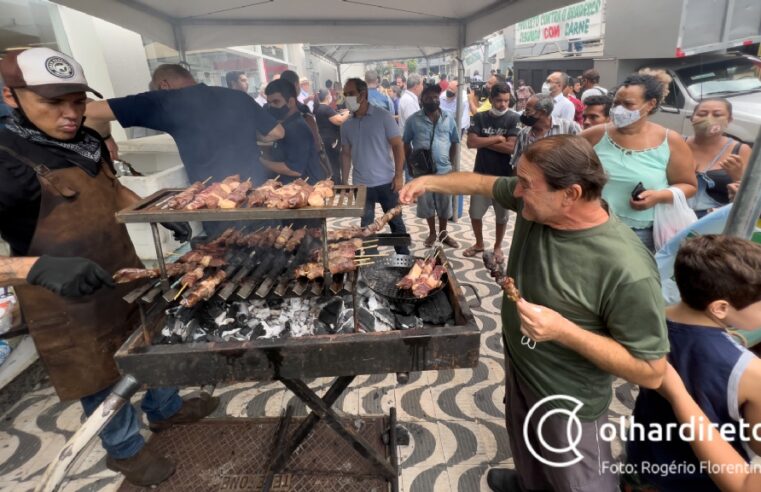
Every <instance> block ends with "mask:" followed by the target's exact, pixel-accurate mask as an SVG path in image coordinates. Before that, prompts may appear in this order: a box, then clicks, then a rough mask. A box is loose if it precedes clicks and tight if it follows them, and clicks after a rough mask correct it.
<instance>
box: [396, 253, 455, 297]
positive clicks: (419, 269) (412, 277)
mask: <svg viewBox="0 0 761 492" xmlns="http://www.w3.org/2000/svg"><path fill="white" fill-rule="evenodd" d="M444 272H446V269H445V268H444V267H443V266H441V265H437V264H436V258H435V257H434V258H429V259H426V260H416V261H415V264H414V265H412V268H410V271H409V272H407V275H405V276H404V277H402V279H401V280H400V281H399V282H397V284H396V286H397V287H398V288H399V289H404V290H412V295H414V296H415V297H417V298H418V299H423V298H425V297H428V295H429V294H430V293H431V291H433V290H435V289H437V288H439V287H441V285H442V280H441V276H442V275H443V274H444Z"/></svg>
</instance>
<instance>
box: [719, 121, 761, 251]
mask: <svg viewBox="0 0 761 492" xmlns="http://www.w3.org/2000/svg"><path fill="white" fill-rule="evenodd" d="M760 214H761V131H759V133H758V136H757V137H756V143H755V145H753V152H752V153H751V155H750V161H748V167H747V168H746V169H745V174H744V175H743V177H742V180H741V181H740V190H739V191H738V192H737V197H736V198H735V203H734V205H733V206H732V210H731V211H730V212H729V218H728V219H727V225H726V226H725V227H724V234H727V235H730V236H738V237H742V238H744V239H749V238H750V237H751V236H752V235H753V228H754V226H755V225H756V222H757V221H758V218H759V215H760Z"/></svg>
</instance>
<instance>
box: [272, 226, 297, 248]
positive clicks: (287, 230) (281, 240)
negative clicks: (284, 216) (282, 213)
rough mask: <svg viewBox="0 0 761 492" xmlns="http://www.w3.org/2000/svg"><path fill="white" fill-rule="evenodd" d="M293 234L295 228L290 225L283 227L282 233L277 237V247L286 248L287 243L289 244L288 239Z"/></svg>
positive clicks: (275, 245)
mask: <svg viewBox="0 0 761 492" xmlns="http://www.w3.org/2000/svg"><path fill="white" fill-rule="evenodd" d="M291 236H293V228H291V227H290V226H289V227H283V228H282V229H281V230H280V234H278V236H277V238H275V244H274V247H275V249H283V248H285V245H286V244H288V240H289V239H290V238H291Z"/></svg>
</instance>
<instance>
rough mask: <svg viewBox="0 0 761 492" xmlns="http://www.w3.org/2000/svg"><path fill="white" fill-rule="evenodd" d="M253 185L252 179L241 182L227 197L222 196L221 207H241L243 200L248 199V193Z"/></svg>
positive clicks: (219, 204)
mask: <svg viewBox="0 0 761 492" xmlns="http://www.w3.org/2000/svg"><path fill="white" fill-rule="evenodd" d="M251 187H252V185H251V180H250V179H249V180H246V181H244V182H243V183H241V184H239V185H238V187H237V188H235V190H233V191H231V192H230V194H228V195H227V197H226V198H221V199H220V200H219V203H218V206H219V208H237V207H239V206H240V205H241V204H242V203H243V202H245V201H246V194H247V193H248V191H249V190H250V189H251Z"/></svg>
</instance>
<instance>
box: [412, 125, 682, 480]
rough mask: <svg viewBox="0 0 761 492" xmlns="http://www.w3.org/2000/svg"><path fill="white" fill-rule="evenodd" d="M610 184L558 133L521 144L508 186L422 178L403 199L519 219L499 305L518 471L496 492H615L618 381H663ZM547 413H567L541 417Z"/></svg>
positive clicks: (645, 293)
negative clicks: (512, 293) (474, 206)
mask: <svg viewBox="0 0 761 492" xmlns="http://www.w3.org/2000/svg"><path fill="white" fill-rule="evenodd" d="M606 180H607V178H606V176H605V172H604V170H603V167H602V165H601V164H600V160H599V159H598V158H597V155H596V154H595V152H594V150H593V149H592V147H591V146H590V145H589V144H588V143H587V142H586V141H584V139H582V138H580V137H575V136H570V135H560V136H553V137H547V138H544V139H542V140H539V141H537V142H535V143H534V144H532V145H531V146H530V147H528V148H527V149H526V150H525V152H524V154H523V156H522V157H521V159H520V161H519V162H518V166H517V170H516V176H515V177H510V178H500V177H496V176H486V175H479V174H473V173H451V174H448V175H443V176H424V177H422V178H418V179H416V180H414V181H412V182H410V183H408V184H407V185H406V186H405V187H404V188H402V190H401V192H400V193H399V200H400V202H401V203H411V202H413V201H414V200H415V199H416V198H417V197H418V196H420V195H421V194H422V193H425V192H435V193H450V194H471V195H474V194H480V195H484V196H487V197H493V198H495V199H496V200H497V201H498V202H499V203H500V204H501V205H502V206H504V207H505V208H507V209H509V210H513V211H515V212H516V213H517V215H518V220H517V222H516V225H515V232H514V235H513V241H512V246H511V248H510V256H509V259H508V266H507V272H508V275H509V276H510V277H512V278H513V279H514V280H515V283H516V285H517V287H518V289H519V290H520V293H521V299H520V300H519V301H518V302H517V303H514V302H512V301H510V300H508V299H507V298H506V297H504V298H503V302H502V322H503V332H504V336H505V340H506V360H507V361H508V362H507V370H506V373H507V389H506V395H507V398H506V402H507V411H506V416H507V423H508V434H509V436H510V447H511V449H512V452H513V457H514V460H515V467H516V470H500V469H493V470H490V471H489V475H488V477H487V478H488V482H489V486H490V487H491V488H492V490H496V491H519V490H530V491H531V490H554V491H581V490H584V491H586V490H594V491H595V492H605V491H614V490H618V481H617V478H616V476H615V474H614V473H613V471H612V470H611V467H610V466H605V463H606V461H607V462H608V465H610V462H612V455H611V450H610V444H609V443H608V442H606V441H604V440H603V439H601V437H600V433H599V427H600V425H602V423H605V422H606V421H607V410H608V406H609V405H610V401H611V398H612V389H611V384H612V382H613V377H614V376H617V377H621V378H624V379H626V380H627V381H630V382H632V383H635V384H638V385H641V386H643V387H647V388H657V387H658V386H659V385H660V382H661V380H662V378H663V375H664V372H665V369H666V359H665V356H666V354H667V353H668V351H669V344H668V338H667V334H666V323H665V318H664V305H663V300H662V297H661V293H660V283H659V280H658V272H657V270H656V266H655V261H654V260H653V257H652V256H651V255H650V253H649V252H648V251H647V250H646V249H645V248H644V247H643V246H642V243H641V242H639V240H638V239H637V237H636V236H635V235H634V234H633V233H632V232H631V230H630V229H629V228H628V227H626V226H625V225H623V224H622V223H621V222H620V221H619V220H618V219H617V218H616V217H615V216H611V215H609V214H608V212H607V208H606V206H605V204H604V203H603V201H602V200H601V194H602V188H603V186H604V185H605V182H606ZM552 397H555V398H552ZM545 398H550V400H549V401H546V402H543V403H542V404H541V405H540V406H537V408H536V409H534V408H533V407H534V406H535V405H537V404H538V402H539V401H540V400H542V399H545ZM551 409H561V410H562V412H558V413H553V414H551V415H550V416H548V417H547V419H546V420H543V419H542V417H543V416H545V415H546V414H548V413H549V411H550V410H551ZM570 414H574V415H575V417H576V418H578V420H576V419H573V418H572V419H569V418H568V416H569V415H570ZM579 421H580V422H579ZM540 422H541V423H540ZM524 423H525V425H524ZM526 437H527V438H528V440H526ZM553 448H554V449H553ZM558 451H560V452H558Z"/></svg>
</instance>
